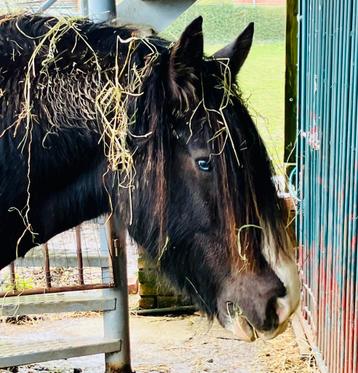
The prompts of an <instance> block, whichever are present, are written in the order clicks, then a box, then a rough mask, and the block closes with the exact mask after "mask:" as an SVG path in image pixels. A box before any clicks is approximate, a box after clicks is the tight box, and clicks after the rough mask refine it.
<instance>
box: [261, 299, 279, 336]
mask: <svg viewBox="0 0 358 373" xmlns="http://www.w3.org/2000/svg"><path fill="white" fill-rule="evenodd" d="M278 325H279V317H278V314H277V298H276V297H273V298H271V299H270V300H269V301H268V302H267V306H266V312H265V320H264V323H263V325H262V330H264V331H269V330H274V329H277V327H278Z"/></svg>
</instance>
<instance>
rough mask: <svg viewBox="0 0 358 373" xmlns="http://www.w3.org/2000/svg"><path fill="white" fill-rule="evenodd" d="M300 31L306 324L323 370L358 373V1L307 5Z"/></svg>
mask: <svg viewBox="0 0 358 373" xmlns="http://www.w3.org/2000/svg"><path fill="white" fill-rule="evenodd" d="M299 27H300V32H299V35H300V37H299V72H298V82H299V103H298V112H299V118H298V151H297V154H298V159H297V166H298V181H297V188H298V191H299V199H300V206H299V207H300V210H299V216H298V219H297V220H298V222H297V232H298V239H299V250H300V265H301V268H302V279H303V317H304V319H305V325H306V326H307V329H306V330H307V332H308V334H311V338H312V341H311V342H312V343H313V346H314V348H317V349H316V352H319V353H318V354H317V356H318V361H319V363H320V365H321V368H322V370H323V371H327V372H330V373H353V372H354V373H356V372H358V257H357V253H358V241H357V235H358V232H357V231H358V206H357V200H358V117H357V111H358V91H357V86H358V63H357V62H358V61H357V60H358V29H357V27H358V1H352V0H341V1H336V0H302V1H301V2H300V24H299ZM320 358H322V361H320Z"/></svg>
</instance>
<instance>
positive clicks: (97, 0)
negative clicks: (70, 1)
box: [87, 0, 116, 22]
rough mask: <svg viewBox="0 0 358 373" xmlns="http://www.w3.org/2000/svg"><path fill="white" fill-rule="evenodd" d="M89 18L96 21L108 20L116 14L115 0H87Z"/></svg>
mask: <svg viewBox="0 0 358 373" xmlns="http://www.w3.org/2000/svg"><path fill="white" fill-rule="evenodd" d="M87 11H88V18H89V19H91V20H92V21H94V22H107V21H110V20H112V19H113V18H115V16H116V4H115V0H87Z"/></svg>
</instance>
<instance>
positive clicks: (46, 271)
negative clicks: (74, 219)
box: [0, 221, 114, 298]
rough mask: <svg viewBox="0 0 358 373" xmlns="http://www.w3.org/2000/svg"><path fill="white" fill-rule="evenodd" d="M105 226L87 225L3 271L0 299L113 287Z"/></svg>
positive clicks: (0, 283)
mask: <svg viewBox="0 0 358 373" xmlns="http://www.w3.org/2000/svg"><path fill="white" fill-rule="evenodd" d="M108 247H109V245H108V242H107V237H106V230H105V225H104V222H103V221H102V222H101V223H99V222H95V221H93V222H87V223H85V224H82V225H81V226H78V227H76V228H74V229H71V230H69V231H67V232H64V233H62V234H60V235H58V236H56V237H55V238H53V239H52V240H50V241H49V242H48V243H46V244H44V245H42V246H40V247H36V248H34V249H32V250H31V251H30V252H29V253H27V254H26V256H25V257H24V258H19V259H17V260H16V261H15V262H13V263H12V264H11V265H10V266H8V267H7V268H5V269H3V270H2V271H0V298H1V297H5V296H7V297H8V296H11V295H17V294H44V293H52V292H59V291H70V290H85V289H99V288H107V287H112V286H113V285H114V284H113V275H112V271H111V262H110V256H109V252H108Z"/></svg>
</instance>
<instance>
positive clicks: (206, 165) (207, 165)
mask: <svg viewBox="0 0 358 373" xmlns="http://www.w3.org/2000/svg"><path fill="white" fill-rule="evenodd" d="M196 164H197V165H198V167H199V169H200V170H201V171H205V172H210V171H211V169H212V164H211V162H210V159H209V158H200V159H197V160H196Z"/></svg>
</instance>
